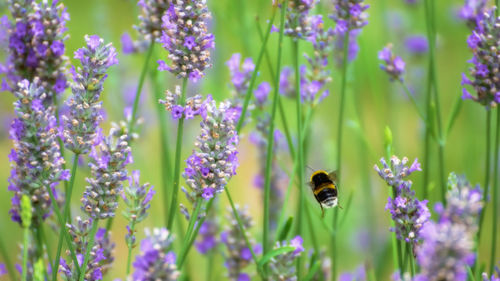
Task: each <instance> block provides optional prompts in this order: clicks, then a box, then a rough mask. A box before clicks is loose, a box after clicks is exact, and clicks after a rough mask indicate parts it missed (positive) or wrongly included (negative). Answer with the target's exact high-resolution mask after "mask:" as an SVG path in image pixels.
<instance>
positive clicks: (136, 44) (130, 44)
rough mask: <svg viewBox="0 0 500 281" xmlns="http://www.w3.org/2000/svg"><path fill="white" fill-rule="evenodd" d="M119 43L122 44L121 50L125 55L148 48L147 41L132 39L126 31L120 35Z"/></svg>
mask: <svg viewBox="0 0 500 281" xmlns="http://www.w3.org/2000/svg"><path fill="white" fill-rule="evenodd" d="M120 43H121V44H122V52H123V53H124V54H126V55H129V54H134V53H141V52H143V51H144V50H146V49H147V48H148V45H149V42H148V41H146V40H143V41H134V40H132V37H130V34H128V33H127V32H125V33H123V34H122V36H121V37H120Z"/></svg>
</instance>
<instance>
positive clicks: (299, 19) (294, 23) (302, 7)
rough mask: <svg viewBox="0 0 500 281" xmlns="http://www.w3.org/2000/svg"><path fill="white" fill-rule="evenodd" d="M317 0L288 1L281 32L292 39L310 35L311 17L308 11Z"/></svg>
mask: <svg viewBox="0 0 500 281" xmlns="http://www.w3.org/2000/svg"><path fill="white" fill-rule="evenodd" d="M316 2H317V0H292V1H288V8H287V10H288V11H287V13H286V21H285V30H284V31H283V33H284V34H285V35H287V36H290V37H292V38H293V40H297V39H304V38H307V37H309V36H310V35H311V23H310V21H311V17H310V16H309V12H310V11H311V9H312V8H314V5H316Z"/></svg>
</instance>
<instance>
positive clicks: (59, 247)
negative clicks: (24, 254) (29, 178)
mask: <svg viewBox="0 0 500 281" xmlns="http://www.w3.org/2000/svg"><path fill="white" fill-rule="evenodd" d="M77 166H78V154H75V155H74V158H73V166H72V167H71V177H70V179H69V185H68V189H67V191H66V198H65V200H64V214H63V216H62V220H61V221H60V222H59V223H60V230H59V240H58V241H57V251H56V259H55V260H54V268H59V260H60V258H61V251H62V244H63V240H64V239H63V238H64V235H65V233H66V222H71V219H70V218H69V210H70V206H71V194H72V192H73V186H74V184H75V177H76V168H77ZM52 203H53V204H56V203H55V200H54V201H52ZM52 280H53V281H55V280H57V270H53V271H52Z"/></svg>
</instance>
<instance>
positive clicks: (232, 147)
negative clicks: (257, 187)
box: [182, 96, 238, 202]
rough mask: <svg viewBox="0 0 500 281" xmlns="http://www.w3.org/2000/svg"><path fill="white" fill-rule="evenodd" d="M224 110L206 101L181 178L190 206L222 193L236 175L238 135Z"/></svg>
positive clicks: (211, 101)
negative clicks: (184, 182) (194, 147)
mask: <svg viewBox="0 0 500 281" xmlns="http://www.w3.org/2000/svg"><path fill="white" fill-rule="evenodd" d="M228 108H230V104H229V103H228V102H222V103H220V105H219V107H217V106H216V104H215V101H214V100H213V99H212V97H211V96H209V97H208V98H207V101H206V114H205V115H204V116H203V121H202V122H201V123H200V126H201V134H200V135H199V136H198V137H197V141H196V142H195V146H196V147H197V149H196V150H193V153H192V154H191V156H189V158H188V159H187V160H186V163H187V167H186V169H185V170H184V173H183V174H182V176H183V177H184V178H185V179H186V183H187V184H188V186H189V187H190V188H191V191H192V192H191V193H189V194H188V198H189V199H190V200H193V202H194V201H196V200H195V198H196V197H200V196H201V197H203V198H204V199H206V200H208V199H210V198H212V197H213V196H214V195H215V194H216V193H220V192H222V191H223V190H224V187H225V186H226V184H227V182H228V181H229V179H230V178H231V177H232V176H234V175H235V174H236V168H237V167H238V158H237V154H238V152H237V151H236V145H237V144H238V135H237V134H236V131H235V128H234V120H233V119H231V118H230V117H229V116H227V113H226V111H227V109H228Z"/></svg>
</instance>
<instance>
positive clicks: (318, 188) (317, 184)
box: [311, 170, 337, 207]
mask: <svg viewBox="0 0 500 281" xmlns="http://www.w3.org/2000/svg"><path fill="white" fill-rule="evenodd" d="M311 186H312V188H313V193H314V196H315V197H316V200H318V202H319V203H320V204H322V205H325V207H329V206H328V203H329V202H331V200H332V199H334V198H336V197H337V186H336V185H335V182H334V181H333V180H332V179H331V178H330V176H329V175H328V173H327V172H326V171H323V170H319V171H316V172H314V173H313V174H312V175H311Z"/></svg>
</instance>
